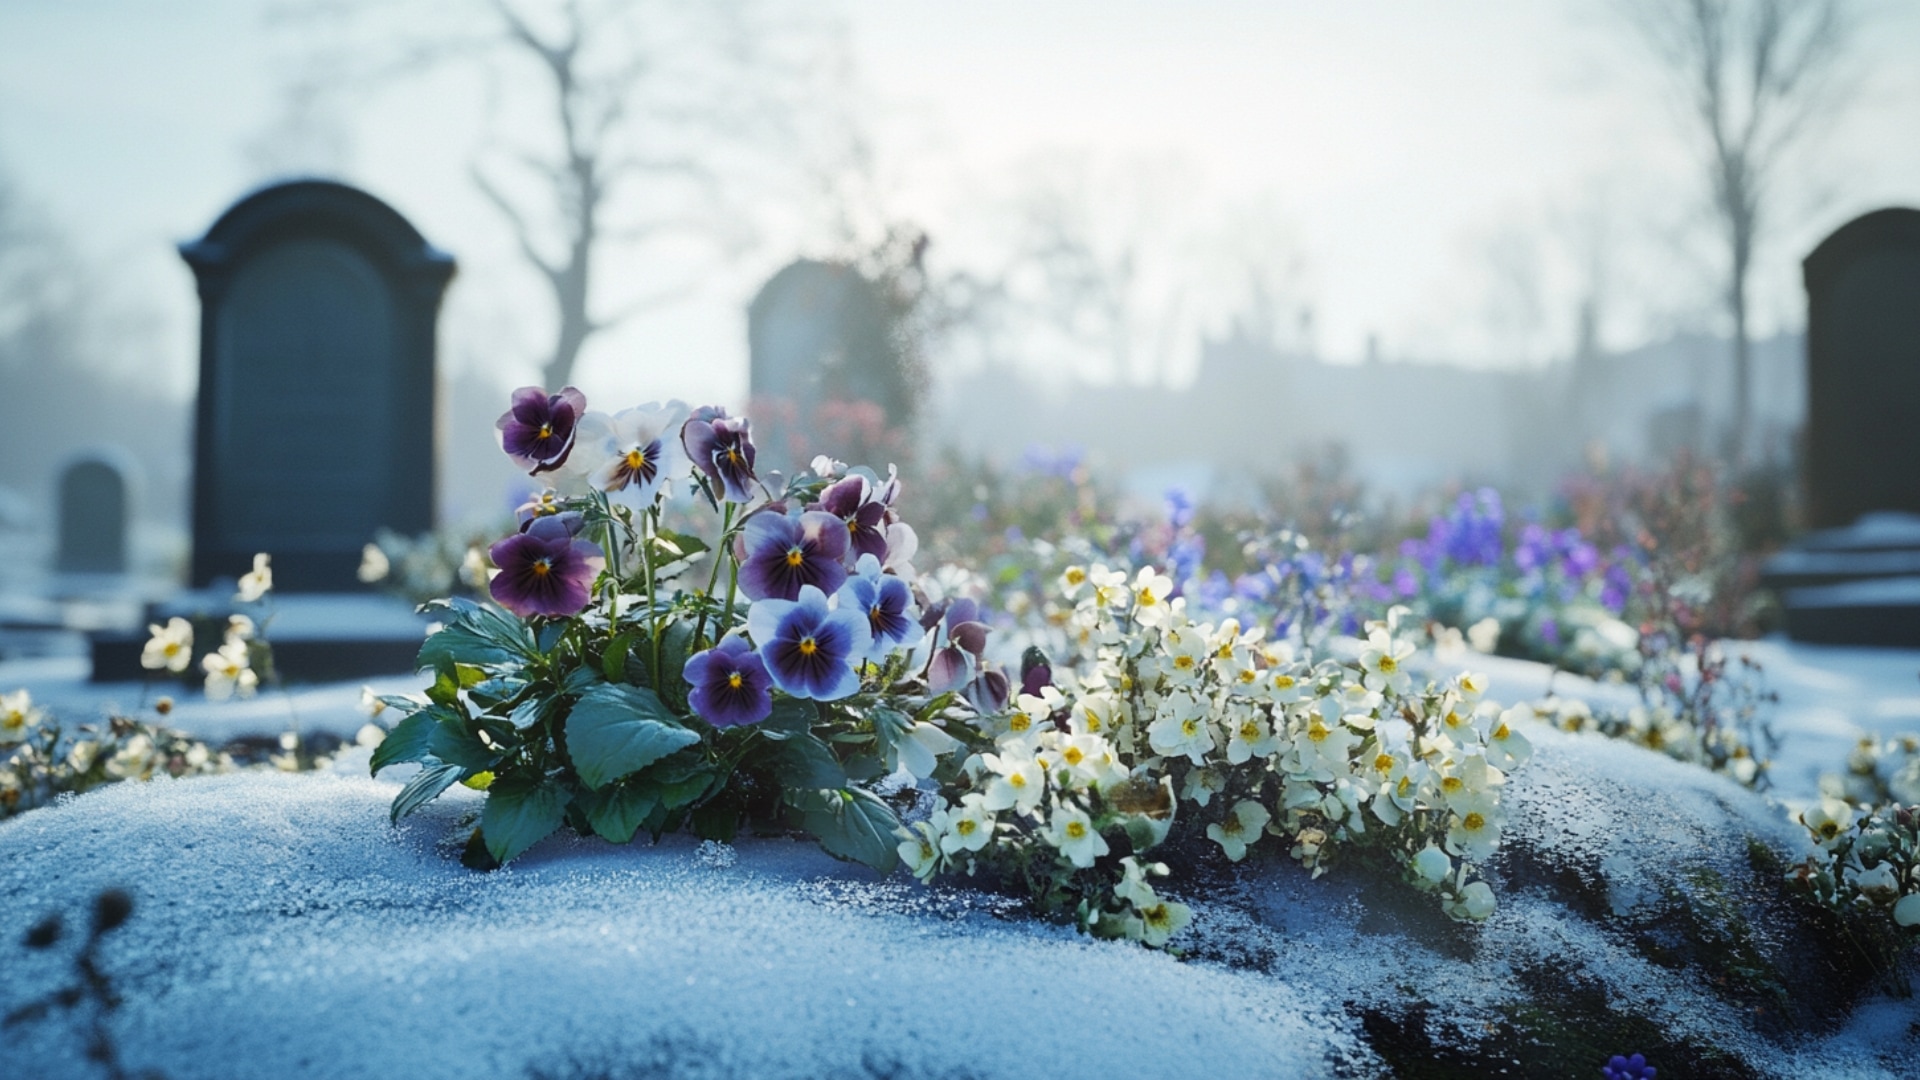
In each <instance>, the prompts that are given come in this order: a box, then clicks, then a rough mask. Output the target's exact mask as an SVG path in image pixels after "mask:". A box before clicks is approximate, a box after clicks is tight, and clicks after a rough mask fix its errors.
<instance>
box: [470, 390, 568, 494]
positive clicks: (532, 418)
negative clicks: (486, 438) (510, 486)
mask: <svg viewBox="0 0 1920 1080" xmlns="http://www.w3.org/2000/svg"><path fill="white" fill-rule="evenodd" d="M586 411H587V396H586V395H585V394H582V393H581V392H580V391H578V390H575V389H574V388H573V387H571V386H569V387H566V388H564V389H562V390H561V391H560V392H559V393H557V394H548V393H547V392H546V391H545V390H543V389H541V388H540V387H538V386H523V387H521V388H520V389H518V390H515V391H514V392H513V404H512V406H511V407H509V408H508V409H507V411H506V412H505V413H502V414H501V416H500V419H498V420H496V421H494V424H493V426H494V427H495V428H497V429H498V430H499V432H500V449H502V450H505V451H506V452H507V456H508V457H510V458H512V459H513V463H514V464H515V465H518V466H520V467H521V468H522V469H525V470H527V472H529V473H533V474H539V473H543V472H549V471H551V470H554V469H557V468H559V467H560V466H562V465H564V464H566V461H567V455H568V454H570V453H572V452H573V435H574V429H575V428H576V427H577V426H578V425H579V423H580V417H581V416H583V415H585V413H586Z"/></svg>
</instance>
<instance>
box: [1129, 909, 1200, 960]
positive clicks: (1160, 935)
mask: <svg viewBox="0 0 1920 1080" xmlns="http://www.w3.org/2000/svg"><path fill="white" fill-rule="evenodd" d="M1136 910H1138V911H1139V912H1140V926H1141V931H1142V933H1141V937H1140V940H1142V941H1144V942H1146V943H1147V944H1148V945H1151V946H1153V947H1154V948H1156V949H1157V948H1159V947H1160V946H1162V945H1165V944H1166V943H1167V939H1168V938H1170V937H1172V936H1173V935H1175V934H1177V933H1179V932H1180V931H1182V930H1185V929H1186V928H1187V927H1189V926H1191V925H1193V909H1192V908H1190V907H1188V906H1187V905H1185V904H1176V903H1174V902H1173V901H1171V900H1161V901H1159V902H1158V903H1155V904H1152V905H1150V906H1148V907H1145V908H1139V909H1136Z"/></svg>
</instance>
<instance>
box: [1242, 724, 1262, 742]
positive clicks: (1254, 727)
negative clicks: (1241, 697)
mask: <svg viewBox="0 0 1920 1080" xmlns="http://www.w3.org/2000/svg"><path fill="white" fill-rule="evenodd" d="M1259 737H1260V721H1258V720H1246V721H1242V722H1241V724H1240V738H1241V741H1243V742H1252V741H1253V740H1255V739H1257V738H1259Z"/></svg>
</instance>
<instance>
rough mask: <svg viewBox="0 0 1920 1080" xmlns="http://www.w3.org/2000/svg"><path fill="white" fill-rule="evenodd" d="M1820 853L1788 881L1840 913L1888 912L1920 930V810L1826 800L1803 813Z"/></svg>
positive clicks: (1803, 821)
mask: <svg viewBox="0 0 1920 1080" xmlns="http://www.w3.org/2000/svg"><path fill="white" fill-rule="evenodd" d="M1795 820H1797V821H1799V822H1800V824H1802V825H1804V826H1806V829H1807V833H1808V834H1809V835H1810V836H1811V837H1812V838H1813V842H1814V844H1816V845H1817V846H1818V847H1819V849H1820V854H1819V855H1818V856H1816V857H1813V858H1809V859H1808V860H1807V861H1806V862H1804V863H1802V864H1801V865H1799V866H1797V867H1795V868H1794V869H1793V870H1792V871H1791V872H1790V873H1789V874H1788V880H1789V881H1791V882H1793V883H1794V884H1796V885H1798V886H1799V887H1800V888H1802V889H1804V890H1806V891H1807V892H1809V893H1811V894H1812V895H1813V897H1814V899H1816V900H1818V901H1820V902H1821V903H1824V904H1826V905H1827V906H1828V907H1831V908H1833V909H1835V910H1837V911H1846V910H1848V909H1858V910H1881V911H1885V912H1886V913H1887V914H1888V915H1889V916H1890V917H1891V918H1892V919H1893V921H1894V922H1895V923H1897V924H1898V925H1900V926H1901V927H1903V928H1906V929H1909V930H1912V929H1914V928H1916V927H1920V809H1917V808H1912V807H1901V806H1898V805H1888V806H1881V807H1878V808H1874V809H1868V810H1864V811H1863V810H1862V809H1861V808H1859V807H1856V806H1854V805H1853V804H1851V803H1848V802H1847V801H1845V800H1844V799H1836V798H1832V797H1830V796H1829V797H1823V798H1822V799H1820V801H1819V802H1817V803H1814V804H1813V805H1811V806H1808V807H1807V808H1805V809H1804V810H1802V811H1800V813H1799V814H1798V815H1797V817H1796V818H1795Z"/></svg>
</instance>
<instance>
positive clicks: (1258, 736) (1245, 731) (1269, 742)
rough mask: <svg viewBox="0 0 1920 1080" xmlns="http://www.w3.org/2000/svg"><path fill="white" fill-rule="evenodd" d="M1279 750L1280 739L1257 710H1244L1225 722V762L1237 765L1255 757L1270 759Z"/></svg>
mask: <svg viewBox="0 0 1920 1080" xmlns="http://www.w3.org/2000/svg"><path fill="white" fill-rule="evenodd" d="M1279 749H1280V737H1279V736H1277V735H1275V734H1274V733H1273V725H1271V724H1269V723H1267V718H1266V717H1265V716H1263V715H1261V713H1260V711H1259V710H1258V709H1246V710H1242V711H1239V712H1237V713H1236V714H1235V715H1232V716H1229V717H1228V720H1227V762H1228V763H1229V764H1232V765H1239V764H1241V763H1242V762H1245V761H1248V760H1251V759H1253V758H1257V757H1271V756H1273V754H1274V753H1275V752H1277V751H1278V750H1279Z"/></svg>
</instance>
